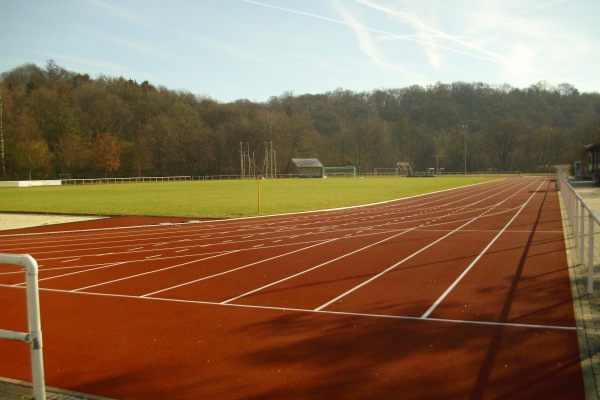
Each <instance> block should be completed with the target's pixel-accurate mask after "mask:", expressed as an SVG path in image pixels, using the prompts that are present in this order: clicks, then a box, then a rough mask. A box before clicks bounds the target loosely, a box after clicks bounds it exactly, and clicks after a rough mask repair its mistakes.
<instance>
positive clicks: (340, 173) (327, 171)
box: [323, 166, 356, 178]
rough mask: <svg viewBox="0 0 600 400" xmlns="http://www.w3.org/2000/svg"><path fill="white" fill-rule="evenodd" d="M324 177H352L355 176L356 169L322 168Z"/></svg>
mask: <svg viewBox="0 0 600 400" xmlns="http://www.w3.org/2000/svg"><path fill="white" fill-rule="evenodd" d="M323 174H324V176H325V177H329V176H331V177H334V178H336V177H352V178H354V177H355V176H356V167H352V166H348V167H323Z"/></svg>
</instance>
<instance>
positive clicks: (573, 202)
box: [558, 177, 600, 294]
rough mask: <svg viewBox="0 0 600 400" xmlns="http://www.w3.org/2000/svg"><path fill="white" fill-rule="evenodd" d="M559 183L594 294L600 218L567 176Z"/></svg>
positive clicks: (581, 260)
mask: <svg viewBox="0 0 600 400" xmlns="http://www.w3.org/2000/svg"><path fill="white" fill-rule="evenodd" d="M558 185H559V189H560V192H561V194H562V198H563V203H564V207H565V210H566V212H567V216H568V218H569V224H570V225H571V229H572V232H573V237H574V239H575V247H576V248H577V250H578V255H579V262H580V263H581V264H585V265H586V266H587V292H588V293H589V294H592V293H594V266H595V264H596V263H597V262H596V261H594V256H596V259H598V258H599V257H600V240H597V239H596V235H597V234H598V233H600V218H599V217H598V214H596V212H595V211H594V210H593V209H592V208H591V207H590V206H589V205H588V204H587V203H586V202H585V201H584V200H583V199H582V198H581V196H580V195H579V194H578V193H577V192H576V191H575V189H573V187H572V186H571V185H570V184H569V182H568V181H567V180H566V179H565V178H563V177H559V178H558Z"/></svg>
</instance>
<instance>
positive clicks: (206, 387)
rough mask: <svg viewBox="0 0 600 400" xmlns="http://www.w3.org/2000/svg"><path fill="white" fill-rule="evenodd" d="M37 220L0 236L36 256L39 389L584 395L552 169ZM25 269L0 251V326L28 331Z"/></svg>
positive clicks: (0, 370) (2, 245)
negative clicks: (391, 189) (401, 189)
mask: <svg viewBox="0 0 600 400" xmlns="http://www.w3.org/2000/svg"><path fill="white" fill-rule="evenodd" d="M148 221H152V222H153V224H152V225H146V226H138V227H128V228H126V229H124V228H118V229H115V228H108V227H106V225H110V224H112V225H119V224H123V225H127V224H132V223H134V224H135V223H140V222H143V223H147V222H148ZM157 222H162V223H160V224H158V223H157ZM179 222H183V223H179ZM102 224H104V227H103V226H102ZM95 226H98V227H99V228H98V229H90V228H93V227H95ZM41 230H42V231H44V230H45V231H47V232H39V230H38V232H37V233H36V230H35V229H28V230H21V231H7V232H3V233H2V232H0V252H3V253H28V254H31V255H32V256H34V257H35V258H36V259H37V260H38V263H39V264H40V275H39V278H40V287H41V294H40V295H41V304H42V329H43V338H44V359H45V367H46V368H45V370H46V383H47V384H48V385H50V386H55V387H61V388H65V389H70V390H75V391H81V392H86V393H93V394H97V395H103V396H109V397H115V398H120V399H167V398H169V399H208V398H217V399H242V398H243V399H266V398H282V399H283V398H285V399H305V398H323V399H341V398H344V399H353V398H354V399H366V398H370V399H375V398H376V399H430V398H443V399H546V400H547V399H565V398H569V399H584V398H585V395H584V385H583V378H582V372H581V366H580V358H579V349H578V343H577V331H576V328H575V325H576V324H575V319H574V313H573V304H572V294H571V289H570V283H569V274H568V268H567V260H566V255H565V247H564V240H563V230H562V222H561V216H560V207H559V199H558V194H557V191H556V185H555V182H553V181H552V180H547V179H540V178H514V179H505V180H501V181H496V182H492V183H486V184H482V185H475V186H470V187H465V188H460V189H455V190H449V191H444V192H439V193H433V194H429V195H425V196H417V197H412V198H408V199H402V200H398V201H392V202H386V203H380V204H375V205H369V206H365V207H356V208H349V209H340V210H332V211H327V212H314V213H305V214H295V215H283V216H274V217H265V218H250V219H243V220H227V221H204V222H200V221H187V222H186V221H185V220H182V219H160V220H150V219H148V220H135V219H129V218H123V219H110V220H104V221H102V222H93V223H92V222H86V223H74V224H65V225H56V226H52V227H45V228H43V229H41ZM76 230H77V231H76ZM48 231H50V232H48ZM23 282H24V274H23V272H21V271H17V270H16V269H15V267H11V266H2V265H0V307H1V310H2V311H1V316H2V317H1V319H0V328H1V329H11V330H21V331H26V330H27V327H26V319H25V316H24V309H25V300H24V289H23V286H24V284H23ZM28 352H29V349H28V346H27V345H24V344H22V343H17V342H9V341H0V354H1V355H2V357H0V376H5V377H10V378H14V379H21V380H30V379H31V378H30V369H29V368H30V367H29V362H28Z"/></svg>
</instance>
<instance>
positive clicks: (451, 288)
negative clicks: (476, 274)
mask: <svg viewBox="0 0 600 400" xmlns="http://www.w3.org/2000/svg"><path fill="white" fill-rule="evenodd" d="M538 189H539V187H538ZM536 192H537V191H536ZM536 192H534V193H533V194H532V195H531V196H529V199H527V201H526V202H525V203H524V204H523V205H522V206H521V207H520V209H519V211H517V213H516V214H515V215H514V216H513V217H512V218H511V219H510V221H508V223H507V224H506V225H504V228H502V230H500V232H498V233H497V234H496V236H495V237H494V238H493V239H492V240H491V241H490V242H489V243H488V245H487V246H485V248H484V249H483V250H482V251H481V252H480V253H479V254H478V255H477V257H475V259H474V260H473V262H471V264H469V266H468V267H467V268H466V269H465V270H464V271H463V272H462V274H460V275H459V276H458V278H456V280H455V281H454V282H453V283H452V285H450V286H449V287H448V289H446V291H445V292H444V293H443V294H442V295H441V296H440V297H439V298H438V299H437V300H436V301H435V303H433V305H432V306H431V307H429V309H428V310H427V311H425V313H424V314H423V315H422V316H421V318H427V317H428V316H429V315H430V314H431V313H432V312H433V311H434V310H435V309H436V308H437V307H438V306H439V305H440V303H441V302H442V301H444V299H445V298H446V296H448V294H450V292H451V291H452V290H454V288H455V287H456V285H458V283H459V282H460V281H461V280H462V279H463V278H464V277H465V276H466V275H467V274H468V273H469V271H470V270H471V269H472V268H473V267H474V266H475V264H477V262H479V260H480V259H481V257H483V256H484V254H485V253H487V251H488V250H489V249H490V247H492V245H493V244H494V243H496V240H498V238H500V236H501V235H502V234H503V233H504V231H506V229H508V227H509V226H510V225H511V224H512V223H513V221H514V220H515V219H516V218H517V217H518V216H519V214H521V211H523V210H524V209H525V207H526V206H527V204H529V202H530V201H531V199H533V197H534V196H535V194H536Z"/></svg>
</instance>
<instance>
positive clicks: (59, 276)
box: [14, 261, 127, 286]
mask: <svg viewBox="0 0 600 400" xmlns="http://www.w3.org/2000/svg"><path fill="white" fill-rule="evenodd" d="M125 263H127V261H119V262H115V263H110V264H107V265H103V266H101V267H97V268H91V269H85V270H82V271H76V272H69V273H68V274H61V275H55V276H50V277H48V278H40V279H38V282H42V281H49V280H50V279H56V278H63V277H65V276H71V275H77V274H82V273H84V272H91V271H97V270H100V269H104V268H110V267H116V266H118V265H121V264H125ZM73 268H76V267H73ZM52 270H54V269H52ZM52 270H47V271H52ZM25 284H26V282H22V283H18V284H15V285H14V286H23V285H25Z"/></svg>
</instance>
